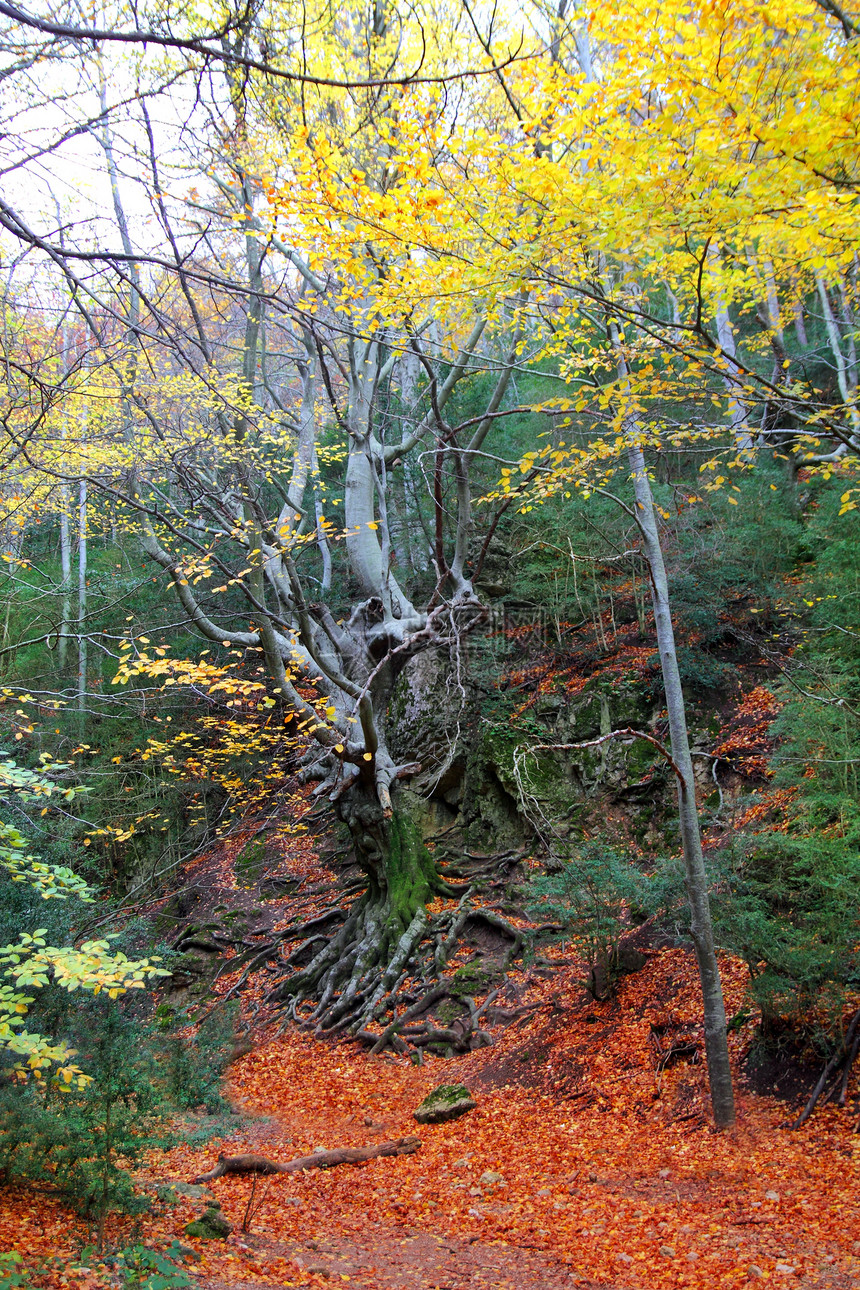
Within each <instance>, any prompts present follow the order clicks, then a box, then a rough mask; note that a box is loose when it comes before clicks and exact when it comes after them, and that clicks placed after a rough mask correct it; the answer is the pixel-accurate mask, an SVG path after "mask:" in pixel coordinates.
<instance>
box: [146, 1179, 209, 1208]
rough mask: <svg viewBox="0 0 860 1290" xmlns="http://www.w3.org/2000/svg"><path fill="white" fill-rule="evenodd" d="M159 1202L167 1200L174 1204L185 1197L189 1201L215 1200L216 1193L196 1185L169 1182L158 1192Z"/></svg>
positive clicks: (160, 1187) (163, 1184) (162, 1185)
mask: <svg viewBox="0 0 860 1290" xmlns="http://www.w3.org/2000/svg"><path fill="white" fill-rule="evenodd" d="M155 1194H156V1196H157V1197H158V1199H159V1200H166V1201H168V1202H173V1203H174V1204H175V1203H176V1202H177V1201H178V1200H179V1199H180V1197H185V1198H186V1199H187V1200H214V1199H215V1193H214V1192H212V1191H210V1190H209V1188H208V1187H197V1186H195V1185H194V1183H183V1182H168V1183H162V1184H161V1186H159V1188H158V1189H157V1191H156V1193H155Z"/></svg>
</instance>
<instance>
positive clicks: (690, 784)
mask: <svg viewBox="0 0 860 1290" xmlns="http://www.w3.org/2000/svg"><path fill="white" fill-rule="evenodd" d="M627 458H628V461H629V463H630V469H631V471H632V474H633V488H634V492H635V496H636V518H637V522H638V524H639V529H640V532H641V534H642V542H643V546H644V548H645V556H646V559H647V561H648V568H649V571H650V574H651V598H652V601H653V605H654V622H655V625H656V628H657V648H658V650H659V653H660V667H661V669H662V672H663V686H664V689H665V692H666V709H667V711H668V714H669V735H670V739H671V741H672V758H673V760H674V762H675V765H676V766H677V768H678V772H679V783H678V808H679V815H680V824H681V843H682V846H683V850H684V875H685V882H686V887H687V896H688V899H689V901H690V914H691V919H690V933H691V935H692V938H693V944H694V946H695V948H696V959H697V961H698V965H699V977H700V980H701V983H702V998H703V1003H704V1021H705V1051H706V1054H707V1061H708V1077H709V1079H710V1082H711V1103H712V1105H713V1109H714V1119H715V1120H716V1123H717V1127H718V1128H720V1129H727V1128H729V1127H730V1126H731V1125H732V1124H734V1122H735V1101H734V1091H733V1089H732V1073H731V1068H730V1065H729V1049H728V1043H727V1040H726V1008H725V1003H724V1001H723V987H722V982H721V981H720V969H719V965H718V963H717V954H716V949H715V947H714V932H713V926H712V923H711V907H710V901H709V898H708V875H707V872H706V870H705V860H704V855H703V853H702V839H701V834H700V833H699V816H698V812H697V810H696V786H695V780H694V778H693V759H692V757H691V756H690V741H689V736H688V733H687V716H686V709H685V704H684V692H683V690H682V688H681V676H680V672H679V670H678V656H677V653H676V651H675V632H674V628H673V626H672V614H671V611H670V605H669V583H668V579H667V577H666V566H665V564H664V562H663V551H662V548H661V546H660V535H659V531H658V529H657V520H656V516H655V514H654V501H653V497H652V494H651V483H650V481H649V479H648V472H647V471H646V469H645V458H644V456H643V453H642V449H641V448H640V447H639V446H638V445H637V444H635V443H631V444H630V446H629V447H628V450H627Z"/></svg>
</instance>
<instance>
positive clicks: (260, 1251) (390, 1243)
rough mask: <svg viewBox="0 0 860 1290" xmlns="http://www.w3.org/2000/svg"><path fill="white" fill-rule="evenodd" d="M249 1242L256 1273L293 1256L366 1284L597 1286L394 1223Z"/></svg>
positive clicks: (492, 1288) (398, 1287)
mask: <svg viewBox="0 0 860 1290" xmlns="http://www.w3.org/2000/svg"><path fill="white" fill-rule="evenodd" d="M247 1246H248V1250H247V1253H245V1252H244V1251H243V1253H245V1257H246V1259H247V1260H248V1265H249V1268H251V1267H252V1268H253V1270H254V1273H255V1274H256V1276H257V1277H258V1276H259V1275H260V1273H261V1272H262V1273H265V1268H266V1264H267V1263H268V1262H270V1261H271V1260H272V1259H273V1258H278V1259H288V1260H289V1261H290V1262H292V1263H293V1264H294V1266H295V1268H296V1271H299V1270H304V1271H305V1272H307V1273H311V1274H312V1275H313V1274H315V1275H316V1276H319V1277H320V1278H321V1279H323V1280H330V1281H331V1282H332V1284H336V1283H337V1282H338V1281H340V1282H341V1283H342V1284H348V1285H349V1286H350V1287H356V1288H359V1287H360V1288H361V1290H473V1288H474V1290H496V1287H498V1290H507V1288H508V1287H510V1288H511V1290H524V1288H525V1287H528V1290H562V1288H563V1287H569V1286H579V1287H582V1288H583V1290H588V1287H590V1286H593V1285H596V1283H595V1282H592V1281H588V1280H587V1279H586V1278H584V1277H582V1276H579V1275H577V1274H576V1273H574V1272H572V1271H571V1269H570V1268H569V1267H566V1266H565V1264H563V1263H560V1262H557V1261H556V1260H553V1259H550V1258H547V1257H546V1256H545V1255H542V1254H541V1253H539V1252H537V1251H532V1250H527V1249H523V1248H521V1247H519V1246H515V1245H502V1244H492V1245H488V1244H484V1243H483V1242H481V1241H480V1240H457V1239H456V1238H452V1237H447V1236H436V1235H433V1234H432V1233H429V1232H425V1231H420V1230H416V1229H414V1228H409V1227H400V1226H392V1225H379V1224H368V1226H367V1230H366V1231H365V1232H363V1233H361V1234H360V1235H358V1236H356V1237H355V1239H353V1240H344V1239H343V1238H341V1237H337V1238H334V1239H331V1240H318V1241H315V1240H308V1241H304V1242H292V1243H287V1242H281V1241H270V1240H266V1239H264V1238H257V1237H249V1238H248V1240H247ZM347 1278H348V1280H346V1279H347ZM198 1284H199V1285H201V1286H202V1287H205V1290H243V1288H244V1287H247V1290H251V1288H252V1287H255V1288H256V1287H257V1286H259V1281H258V1280H257V1279H254V1280H248V1281H246V1282H243V1281H242V1280H241V1274H239V1279H237V1280H231V1281H229V1282H227V1281H221V1280H218V1279H206V1280H203V1279H201V1280H200V1282H199V1283H198ZM269 1284H272V1283H271V1282H269ZM283 1284H285V1285H288V1284H289V1281H287V1280H285V1281H284V1282H283ZM602 1290H607V1287H606V1285H605V1283H604V1284H603V1286H602Z"/></svg>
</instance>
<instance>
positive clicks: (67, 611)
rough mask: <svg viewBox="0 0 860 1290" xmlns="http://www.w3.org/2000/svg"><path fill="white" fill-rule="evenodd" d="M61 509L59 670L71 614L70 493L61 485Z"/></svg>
mask: <svg viewBox="0 0 860 1290" xmlns="http://www.w3.org/2000/svg"><path fill="white" fill-rule="evenodd" d="M62 496H63V501H62V510H61V511H60V569H61V571H62V595H63V599H62V605H61V608H60V616H61V621H60V631H59V637H58V640H57V659H58V662H59V665H60V671H63V670H64V669H65V666H66V660H67V658H68V653H69V622H70V620H71V616H72V528H71V523H70V516H69V511H70V509H71V501H72V499H71V495H70V493H69V490H68V488H67V487H66V486H65V485H63V489H62Z"/></svg>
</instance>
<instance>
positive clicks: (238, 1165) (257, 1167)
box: [192, 1138, 421, 1184]
mask: <svg viewBox="0 0 860 1290" xmlns="http://www.w3.org/2000/svg"><path fill="white" fill-rule="evenodd" d="M420 1146H421V1139H420V1138H398V1139H397V1140H396V1141H394V1142H380V1143H378V1144H377V1145H376V1146H375V1147H336V1148H335V1149H334V1150H333V1151H315V1152H314V1153H313V1154H312V1155H310V1156H296V1158H295V1159H294V1160H288V1161H286V1163H285V1164H279V1163H278V1161H276V1160H268V1159H267V1158H266V1157H265V1156H253V1155H244V1156H224V1155H220V1156H219V1157H218V1163H217V1164H216V1165H215V1167H214V1168H213V1169H210V1170H209V1172H208V1173H207V1174H198V1175H197V1177H196V1178H193V1179H192V1183H194V1184H197V1183H207V1182H214V1181H215V1179H216V1178H223V1177H224V1175H225V1174H295V1173H300V1172H301V1171H302V1170H303V1169H333V1168H334V1166H335V1165H358V1164H361V1162H362V1161H363V1160H374V1159H376V1157H377V1156H409V1155H412V1153H413V1152H414V1151H417V1150H418V1148H419V1147H420Z"/></svg>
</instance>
